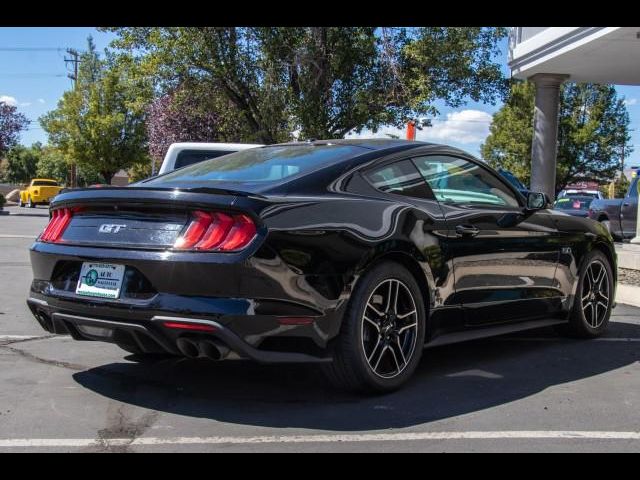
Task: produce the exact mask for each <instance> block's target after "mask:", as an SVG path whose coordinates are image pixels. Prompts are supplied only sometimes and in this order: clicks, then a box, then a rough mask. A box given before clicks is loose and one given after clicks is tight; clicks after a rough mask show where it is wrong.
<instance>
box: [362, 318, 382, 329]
mask: <svg viewBox="0 0 640 480" xmlns="http://www.w3.org/2000/svg"><path fill="white" fill-rule="evenodd" d="M363 318H364V319H365V321H367V322H369V323H370V324H371V325H372V326H373V328H375V329H376V331H377V332H378V334H379V333H380V326H379V325H378V324H377V322H374V321H373V320H371V319H370V318H369V317H367V316H366V315H365V316H364V317H363Z"/></svg>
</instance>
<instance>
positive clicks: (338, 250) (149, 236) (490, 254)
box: [28, 140, 616, 391]
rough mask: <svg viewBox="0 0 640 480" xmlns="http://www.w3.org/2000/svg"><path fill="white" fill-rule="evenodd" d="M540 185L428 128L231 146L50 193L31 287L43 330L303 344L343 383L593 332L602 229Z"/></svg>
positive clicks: (190, 345)
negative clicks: (550, 334)
mask: <svg viewBox="0 0 640 480" xmlns="http://www.w3.org/2000/svg"><path fill="white" fill-rule="evenodd" d="M547 201H548V199H547V197H545V196H544V195H543V194H540V193H535V192H529V193H528V195H527V197H526V198H525V197H524V196H522V194H521V193H519V192H518V191H517V190H516V189H515V188H514V187H513V186H512V185H510V184H509V183H508V182H507V181H506V180H505V179H503V177H501V176H500V175H499V174H497V173H496V172H495V171H494V170H492V169H491V168H488V167H487V166H486V165H485V164H484V163H482V162H480V161H478V160H476V159H474V158H473V157H471V156H469V155H468V154H466V153H464V152H462V151H460V150H457V149H454V148H450V147H447V146H443V145H436V144H428V143H422V142H407V141H402V140H327V141H310V142H298V143H290V144H282V145H273V146H267V147H261V148H255V149H250V150H244V151H240V152H237V153H233V154H230V155H226V156H224V157H220V158H216V159H214V160H209V161H206V162H203V163H199V164H196V165H192V166H189V167H185V168H182V169H179V170H176V171H174V172H171V173H168V174H165V175H161V176H158V177H155V178H151V179H148V180H145V181H142V182H139V183H137V184H133V185H131V186H129V187H126V188H108V187H107V188H101V189H79V190H71V191H67V192H63V193H62V194H60V195H58V196H57V197H56V198H55V200H54V201H53V202H52V204H51V221H50V223H49V224H48V226H47V227H46V229H45V230H44V232H43V233H42V234H41V235H40V237H39V238H38V239H37V241H36V242H35V243H34V244H33V246H32V247H31V262H32V265H33V276H34V280H33V283H32V285H31V291H30V294H29V298H28V305H29V307H30V309H31V310H32V312H33V314H34V315H35V317H36V319H37V320H38V322H40V324H41V325H42V327H44V328H45V329H46V330H47V331H49V332H55V333H65V334H70V335H72V336H73V338H75V339H77V340H100V341H107V342H113V343H116V344H118V345H119V346H121V347H122V348H123V349H124V350H127V351H128V352H132V353H135V354H138V355H139V356H141V357H144V356H145V355H152V354H157V353H169V354H174V355H184V356H187V357H208V358H210V359H215V360H220V359H224V358H247V359H253V360H256V361H258V362H316V363H318V364H319V366H320V367H321V368H323V369H324V370H325V371H326V373H327V374H328V376H329V378H330V379H332V380H333V381H334V382H335V383H336V384H337V385H339V386H341V387H345V388H349V389H357V390H370V391H372V390H373V391H388V390H392V389H394V388H397V387H399V386H400V385H401V384H403V383H404V382H405V381H407V379H408V378H409V377H410V376H411V374H412V373H413V372H414V370H415V369H416V366H417V365H418V362H419V360H420V357H421V355H422V351H423V347H430V346H436V345H443V344H446V343H452V342H458V341H462V340H468V339H474V338H480V337H486V336H490V335H497V334H503V333H507V332H513V331H517V330H525V329H530V328H535V327H542V326H548V325H558V326H560V328H561V329H563V330H564V331H566V332H567V333H569V334H572V335H575V336H582V337H595V336H597V335H600V334H602V333H603V331H604V330H605V329H606V328H607V325H608V322H609V316H610V313H611V309H612V307H613V301H614V293H615V282H616V265H615V264H616V256H615V251H614V248H613V243H612V240H611V237H610V235H609V234H608V233H607V231H606V230H605V229H604V228H603V227H602V226H601V225H600V224H598V223H596V222H594V221H591V220H589V219H583V218H578V217H573V216H569V215H565V214H563V213H559V212H554V211H553V210H550V209H547V207H548V203H547Z"/></svg>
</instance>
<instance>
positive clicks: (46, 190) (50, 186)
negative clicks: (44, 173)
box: [19, 178, 62, 208]
mask: <svg viewBox="0 0 640 480" xmlns="http://www.w3.org/2000/svg"><path fill="white" fill-rule="evenodd" d="M60 190H62V187H61V186H60V184H59V183H58V182H56V181H55V180H51V179H49V178H34V179H33V180H31V183H30V184H29V186H28V187H27V188H26V189H24V190H20V200H19V205H20V206H21V207H24V206H25V205H26V206H27V207H30V208H35V207H36V205H48V204H49V202H50V201H51V199H52V198H53V197H55V196H56V195H57V194H58V192H60Z"/></svg>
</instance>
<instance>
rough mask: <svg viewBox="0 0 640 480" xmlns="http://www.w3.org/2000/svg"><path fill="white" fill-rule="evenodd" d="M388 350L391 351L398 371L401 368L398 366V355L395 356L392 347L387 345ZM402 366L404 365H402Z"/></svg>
mask: <svg viewBox="0 0 640 480" xmlns="http://www.w3.org/2000/svg"><path fill="white" fill-rule="evenodd" d="M388 348H389V351H390V352H391V355H392V356H393V361H394V362H395V364H396V370H397V371H398V372H399V371H400V370H402V367H401V366H400V363H399V362H398V357H397V356H396V352H395V351H394V349H393V347H388ZM403 367H404V365H403Z"/></svg>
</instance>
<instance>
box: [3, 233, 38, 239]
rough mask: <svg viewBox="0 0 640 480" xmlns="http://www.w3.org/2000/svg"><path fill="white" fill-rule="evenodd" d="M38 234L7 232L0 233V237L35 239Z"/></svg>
mask: <svg viewBox="0 0 640 480" xmlns="http://www.w3.org/2000/svg"><path fill="white" fill-rule="evenodd" d="M37 236H38V235H10V234H8V233H0V238H30V239H35V238H36V237H37Z"/></svg>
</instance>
